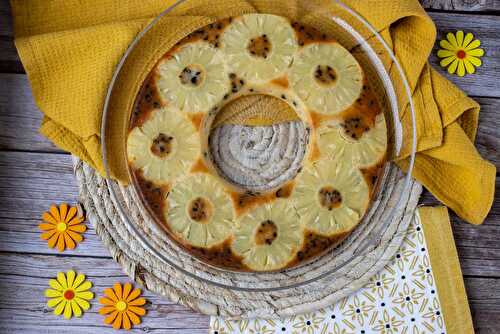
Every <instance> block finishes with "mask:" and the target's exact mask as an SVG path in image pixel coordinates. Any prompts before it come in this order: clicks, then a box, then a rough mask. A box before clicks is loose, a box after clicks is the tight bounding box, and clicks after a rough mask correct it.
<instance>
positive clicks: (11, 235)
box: [0, 152, 500, 277]
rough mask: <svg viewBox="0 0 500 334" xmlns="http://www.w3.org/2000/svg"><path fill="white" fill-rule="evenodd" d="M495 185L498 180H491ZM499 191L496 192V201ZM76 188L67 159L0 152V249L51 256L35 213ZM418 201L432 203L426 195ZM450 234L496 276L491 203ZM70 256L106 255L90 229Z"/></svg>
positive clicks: (499, 223)
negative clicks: (479, 220)
mask: <svg viewBox="0 0 500 334" xmlns="http://www.w3.org/2000/svg"><path fill="white" fill-rule="evenodd" d="M497 181H498V183H499V185H500V178H499V179H498V180H497ZM499 198H500V195H499V194H497V202H499V201H498V199H499ZM76 199H77V186H76V181H75V180H74V177H73V174H72V167H71V161H70V157H69V156H67V155H60V154H39V153H21V152H0V200H1V201H2V202H3V206H2V210H1V211H0V231H1V233H0V251H14V252H20V253H40V254H57V251H55V250H49V249H48V248H47V247H46V245H45V244H44V242H43V241H42V240H40V239H39V232H38V229H37V225H38V221H39V219H40V214H41V212H43V211H44V210H46V209H47V208H48V207H49V205H50V204H51V203H53V202H55V203H60V202H63V201H66V202H69V203H74V202H75V201H76ZM423 203H426V204H431V205H435V204H438V203H437V201H436V200H435V199H433V198H432V195H430V194H428V193H427V195H426V196H424V199H423ZM452 219H453V221H454V231H455V238H456V242H457V245H458V251H459V254H460V257H461V261H462V266H463V270H464V274H466V275H476V276H487V277H500V245H499V244H498V242H497V240H498V236H499V235H500V206H499V205H495V206H494V207H493V210H492V211H491V213H490V216H489V217H488V219H487V220H486V223H485V224H483V225H481V226H472V225H470V224H467V223H465V222H463V221H460V219H459V218H457V217H456V216H455V215H452ZM89 225H90V224H89ZM85 237H86V240H85V241H84V242H83V243H82V244H81V245H80V246H79V248H78V249H76V250H75V251H71V252H68V253H64V254H74V255H75V256H108V252H107V251H106V250H105V249H104V247H103V246H102V245H101V244H100V242H99V239H98V237H97V236H95V234H94V231H93V230H92V229H90V230H89V231H88V232H87V233H86V234H85Z"/></svg>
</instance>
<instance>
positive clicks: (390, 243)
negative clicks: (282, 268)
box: [75, 159, 422, 318]
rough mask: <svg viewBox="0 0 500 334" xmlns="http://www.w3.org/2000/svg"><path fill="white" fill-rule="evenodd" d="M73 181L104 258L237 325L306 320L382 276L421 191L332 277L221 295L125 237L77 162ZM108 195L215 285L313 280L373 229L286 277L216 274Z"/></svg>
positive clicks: (102, 185)
mask: <svg viewBox="0 0 500 334" xmlns="http://www.w3.org/2000/svg"><path fill="white" fill-rule="evenodd" d="M75 174H76V177H77V179H78V182H79V187H80V200H81V202H82V203H83V205H84V206H85V209H86V212H87V218H88V220H89V221H90V222H91V223H92V224H93V226H94V228H95V230H96V233H97V234H98V235H99V236H100V238H101V239H102V240H103V242H104V244H105V245H106V247H107V248H108V249H109V250H110V252H111V255H112V256H113V258H114V259H115V260H116V261H117V262H118V263H119V264H120V265H121V266H122V267H123V269H124V271H125V273H126V274H127V275H128V276H130V277H131V279H133V280H134V281H135V282H137V283H139V284H141V285H143V286H144V287H145V288H147V289H149V290H151V291H154V292H155V293H158V294H160V295H162V296H165V297H167V298H168V299H170V300H172V301H174V302H178V303H180V304H183V305H185V306H188V307H190V308H192V309H194V310H196V311H199V312H201V313H205V314H209V315H223V316H227V317H238V318H249V317H262V318H272V317H279V316H290V315H294V314H299V313H305V312H310V311H313V310H315V309H318V308H322V307H326V306H329V305H331V304H332V303H334V302H335V301H337V300H339V299H341V298H343V297H345V296H347V295H349V294H351V293H352V292H354V291H356V290H357V289H359V288H360V287H362V286H363V285H365V284H366V283H367V282H368V280H369V279H370V277H372V276H373V275H374V274H375V273H377V272H378V271H379V270H380V269H382V267H383V266H384V265H385V264H387V262H388V261H389V260H390V259H391V258H392V256H393V255H394V254H395V253H396V252H397V250H398V249H399V247H400V245H401V242H402V239H403V237H404V235H405V234H406V230H407V228H408V225H409V223H410V220H411V217H412V216H413V212H414V210H415V208H416V206H417V203H418V198H419V196H420V193H421V190H422V187H421V185H420V184H418V183H417V182H412V185H411V187H410V188H411V190H410V193H409V194H408V198H407V201H406V205H405V206H403V210H402V211H401V213H400V214H399V215H398V214H396V215H395V217H396V219H393V220H392V221H391V222H390V224H389V225H387V228H386V230H385V232H384V234H383V237H382V238H381V240H380V241H379V242H378V243H377V244H376V245H374V246H371V248H370V249H369V252H368V253H367V254H366V255H364V256H358V257H357V258H356V257H355V258H354V260H353V261H352V262H350V263H348V264H347V265H346V266H345V267H342V268H341V269H340V270H338V271H337V272H335V273H334V274H332V275H330V276H328V277H327V278H325V279H322V280H319V281H318V282H316V283H314V284H308V285H306V286H302V287H297V288H290V289H287V290H281V291H276V292H246V291H235V290H229V289H224V288H221V287H217V286H214V285H211V284H208V283H205V282H202V281H199V280H197V279H193V278H191V277H189V276H186V275H185V274H183V273H181V272H179V271H176V270H174V268H173V267H171V266H169V265H167V264H165V263H164V262H162V261H161V260H159V259H158V258H157V257H156V256H155V255H154V254H152V253H151V252H150V251H149V250H148V249H146V248H145V247H143V245H142V244H141V243H140V242H139V241H138V240H136V238H134V234H133V233H131V231H129V230H128V228H127V225H126V224H125V223H124V221H123V219H122V217H121V216H120V214H119V211H120V210H118V209H117V203H115V202H114V200H113V198H112V197H111V196H110V190H109V188H108V184H107V182H106V180H104V179H103V178H102V177H100V176H99V175H98V174H97V173H96V172H95V171H94V170H93V169H92V168H90V167H89V166H88V165H86V164H85V163H83V162H81V161H80V160H77V159H75ZM388 174H389V175H388V176H387V177H388V178H389V180H390V182H391V186H392V187H394V189H395V191H398V189H399V188H401V187H402V184H403V182H404V181H403V177H402V174H401V173H400V172H399V171H398V170H397V169H396V168H395V167H393V168H391V169H390V171H389V173H388ZM113 187H114V188H115V191H116V189H119V191H121V195H122V196H123V200H124V203H121V205H122V207H125V209H126V210H127V215H129V216H130V217H133V219H135V220H137V221H138V224H139V225H140V226H141V228H143V230H144V233H146V234H147V235H148V237H150V238H151V243H152V244H153V245H157V247H159V249H160V251H161V252H163V253H165V254H166V255H167V256H170V257H172V258H173V259H175V260H176V262H177V263H180V264H181V265H182V266H183V268H184V269H187V270H189V271H190V272H193V273H196V274H197V275H199V276H204V277H206V278H212V279H213V278H214V277H215V276H217V278H218V279H219V278H220V280H223V281H224V282H234V281H236V280H238V281H239V282H242V281H243V282H246V281H248V286H249V287H252V286H253V285H255V284H263V283H262V282H266V280H267V281H271V280H273V281H274V280H276V279H277V278H278V279H280V280H283V281H289V280H291V279H296V280H301V279H303V278H304V277H312V276H314V273H315V272H316V271H319V269H320V268H324V267H325V266H329V265H333V264H334V263H335V262H336V261H342V258H346V257H347V258H348V257H350V256H352V255H353V254H356V251H358V250H359V249H360V247H361V246H362V245H361V244H362V243H363V241H362V240H364V239H363V238H362V237H363V236H364V235H366V234H367V233H369V231H370V229H371V228H372V227H371V226H370V225H369V224H365V225H363V224H362V225H360V227H359V228H358V229H356V230H355V232H354V233H353V234H352V235H351V236H350V237H349V238H348V239H347V240H346V242H345V243H346V246H345V247H344V249H345V250H344V249H343V250H342V253H340V254H338V253H337V254H333V255H330V256H329V255H325V256H324V257H322V258H320V259H318V260H317V261H314V262H312V263H309V264H306V265H303V266H301V267H299V268H298V269H296V270H292V271H290V272H285V273H276V274H264V275H261V276H249V275H248V274H238V273H228V274H220V272H214V270H213V269H211V268H209V267H207V266H204V265H203V264H201V263H199V262H197V261H195V260H192V259H191V258H190V257H189V256H188V255H186V254H184V253H183V252H178V251H177V250H178V249H177V248H176V247H175V246H174V245H173V244H172V243H171V242H170V241H169V240H168V239H162V237H161V236H159V235H156V234H155V231H154V229H152V228H150V226H149V225H148V223H147V221H146V219H144V218H145V217H146V216H147V215H146V214H145V213H143V212H139V211H140V210H139V206H137V205H135V203H137V202H136V199H135V196H134V192H133V191H130V189H129V188H126V187H121V186H118V185H116V184H115V185H114V186H113ZM373 207H375V208H376V209H374V210H371V211H372V212H371V213H369V214H372V217H371V219H370V220H373V219H384V214H386V213H387V211H388V208H390V207H391V203H389V202H386V201H384V198H382V199H381V200H379V202H378V203H374V205H373ZM142 219H143V220H142ZM332 256H333V257H332ZM240 275H241V276H240ZM245 275H246V276H245ZM255 277H257V278H255ZM255 279H257V281H255Z"/></svg>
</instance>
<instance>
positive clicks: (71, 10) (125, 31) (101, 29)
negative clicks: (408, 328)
mask: <svg viewBox="0 0 500 334" xmlns="http://www.w3.org/2000/svg"><path fill="white" fill-rule="evenodd" d="M174 2H175V1H173V0H167V1H165V0H141V1H138V0H87V1H85V2H83V3H82V2H81V1H79V0H11V5H12V12H13V16H14V31H15V38H16V39H15V42H16V46H17V48H18V52H19V55H20V57H21V60H22V62H23V64H24V67H25V69H26V72H27V74H28V77H29V80H30V82H31V85H32V89H33V95H34V98H35V101H36V103H37V105H38V107H39V108H40V110H41V111H42V112H43V113H44V120H43V122H42V125H41V128H40V131H41V132H42V133H43V134H44V135H45V136H47V137H48V138H49V139H51V140H52V141H53V142H54V143H55V144H56V145H58V146H59V147H61V148H63V149H65V150H67V151H69V152H71V153H73V154H75V155H77V156H78V157H80V158H81V159H83V160H84V161H86V162H88V163H89V164H90V165H92V166H94V167H95V168H96V169H97V170H98V171H100V172H101V173H103V163H102V158H101V148H100V123H101V115H102V109H103V103H104V98H105V94H106V91H107V87H108V85H109V83H110V79H111V76H112V73H113V71H114V69H115V67H116V65H117V64H118V61H119V60H120V58H121V56H122V55H123V53H124V51H125V50H126V48H127V47H128V45H129V44H130V42H131V41H132V40H133V38H134V37H135V36H136V35H137V33H138V32H139V31H141V30H142V29H143V28H144V27H145V26H146V25H147V23H148V22H150V21H151V20H152V18H153V17H154V16H156V15H157V14H158V13H160V12H161V11H162V10H163V9H165V8H166V7H168V6H169V5H171V4H173V3H174ZM303 3H308V5H310V4H316V3H317V4H320V3H322V4H332V2H329V1H322V0H310V1H307V2H305V1H298V0H281V1H280V0H276V1H264V0H247V1H245V0H231V1H228V0H218V1H206V0H192V1H188V2H186V3H184V4H183V5H181V6H180V7H179V9H178V10H176V11H175V12H174V14H172V15H171V17H168V18H167V20H166V22H165V23H164V24H163V29H170V30H171V31H172V33H171V34H170V37H171V40H174V37H176V36H177V37H182V36H183V34H186V33H188V32H189V30H190V29H193V28H194V27H197V26H200V25H203V24H206V23H208V22H211V20H213V19H214V18H217V17H221V16H224V15H237V14H242V13H247V12H254V11H262V10H264V11H268V12H273V13H275V14H281V15H286V16H289V17H294V18H297V17H300V16H301V15H302V13H304V10H303V7H302V4H303ZM345 3H346V4H347V5H349V6H351V7H352V8H354V9H355V10H356V11H358V12H359V13H360V14H361V15H362V16H364V17H365V18H366V19H367V20H368V21H369V22H370V23H371V24H372V25H373V26H374V27H375V28H376V29H377V31H379V32H380V33H381V34H382V36H383V37H384V39H385V40H386V42H387V43H388V45H389V46H390V47H391V48H392V49H393V51H394V53H395V54H396V56H397V57H398V59H399V61H400V63H401V65H402V67H403V69H404V71H405V73H406V76H407V78H408V81H409V83H410V86H411V89H412V93H413V101H414V103H415V107H416V120H417V122H416V127H417V139H418V152H419V153H418V154H417V158H416V164H415V169H414V171H413V176H414V177H415V178H416V179H417V180H418V181H419V182H421V183H422V184H424V185H425V186H426V187H427V188H428V189H429V190H430V191H431V192H432V193H433V194H434V195H435V196H436V197H437V198H438V199H440V200H441V201H442V202H443V203H444V204H446V205H447V206H449V207H450V208H452V209H453V210H454V211H455V212H456V213H457V214H458V215H460V216H461V217H463V218H464V219H466V220H467V221H469V222H471V223H474V224H479V223H482V222H483V220H484V219H485V217H486V215H487V213H488V211H489V209H490V207H491V204H492V202H493V193H494V186H495V176H496V169H495V167H494V166H493V165H491V164H490V163H488V162H487V161H485V160H483V159H482V158H481V157H480V156H479V154H478V153H477V151H476V149H475V148H474V145H473V141H474V138H475V135H476V129H477V122H478V117H479V105H478V104H477V103H476V102H474V101H473V100H471V99H469V98H468V97H467V96H466V95H465V94H464V93H463V92H462V91H460V90H459V89H458V88H457V87H455V86H454V85H453V84H451V83H450V82H448V81H447V80H446V79H445V78H443V77H442V76H441V75H439V74H438V73H437V72H436V71H435V70H434V69H433V68H431V67H430V66H429V64H428V62H427V58H428V56H429V53H430V51H431V49H432V46H433V44H434V40H435V35H436V32H435V27H434V24H433V22H432V20H431V19H430V18H429V17H428V16H427V14H426V13H425V11H424V10H423V9H422V7H421V6H420V4H419V3H418V1H417V0H404V1H392V0H370V1H367V0H346V1H345ZM178 13H182V14H183V16H182V17H180V16H175V15H178ZM158 29H159V31H161V29H162V27H159V28H158ZM154 41H156V42H158V43H160V42H161V43H160V44H161V45H159V46H158V47H157V48H156V50H155V51H154V52H152V53H151V54H155V52H157V51H158V52H159V50H161V47H165V46H166V45H168V41H163V40H162V41H160V40H159V39H156V40H154ZM150 48H152V47H150ZM383 62H384V65H385V66H386V68H387V69H388V70H389V73H390V75H391V76H392V77H396V76H397V72H396V69H395V67H394V66H392V64H391V62H390V59H383ZM153 63H154V59H153V58H151V59H146V60H144V68H143V71H141V73H140V75H139V76H137V77H131V78H132V79H130V80H129V81H133V80H136V81H135V82H132V83H125V81H124V84H123V88H124V90H126V89H125V88H127V89H132V90H126V93H127V94H128V96H129V97H128V99H126V101H125V102H123V103H122V102H120V103H122V104H120V103H118V104H117V106H116V107H118V106H120V107H123V106H130V105H131V97H133V95H134V94H133V93H131V92H133V91H134V90H136V89H138V86H139V84H140V82H139V81H140V80H142V79H141V75H144V73H147V70H148V69H150V68H151V66H152V64H153ZM396 88H397V89H398V87H396ZM400 88H401V87H399V89H400ZM398 95H399V96H400V97H401V99H403V100H402V101H401V102H402V103H405V102H407V101H404V98H403V96H404V94H398ZM400 116H401V118H402V120H403V124H404V125H405V131H404V133H405V136H409V133H410V131H409V129H410V125H411V121H410V113H409V112H408V111H407V110H405V111H403V113H402V114H401V115H400ZM117 127H118V125H117ZM409 141H410V140H409V137H408V138H406V140H405V142H409ZM408 153H409V146H405V147H404V148H403V154H402V155H401V158H400V159H399V161H398V164H399V165H400V166H401V168H403V169H406V168H407V167H408V161H407V160H405V158H406V157H407V156H408ZM112 171H113V173H114V176H115V177H116V178H117V179H119V180H121V181H123V182H126V181H127V180H128V177H127V175H126V172H125V171H124V170H123V168H121V169H120V168H118V167H117V168H116V169H115V170H112Z"/></svg>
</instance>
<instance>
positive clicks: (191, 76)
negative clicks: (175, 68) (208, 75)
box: [179, 64, 205, 87]
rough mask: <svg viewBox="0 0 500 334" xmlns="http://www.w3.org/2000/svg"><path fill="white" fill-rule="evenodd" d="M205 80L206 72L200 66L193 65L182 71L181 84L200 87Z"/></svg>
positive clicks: (180, 75)
mask: <svg viewBox="0 0 500 334" xmlns="http://www.w3.org/2000/svg"><path fill="white" fill-rule="evenodd" d="M204 79H205V71H204V70H203V68H202V67H201V66H200V65H196V64H191V65H188V66H186V67H184V69H183V70H182V72H181V73H180V74H179V80H180V81H181V84H183V85H185V86H191V87H198V86H199V85H201V84H202V82H203V80H204Z"/></svg>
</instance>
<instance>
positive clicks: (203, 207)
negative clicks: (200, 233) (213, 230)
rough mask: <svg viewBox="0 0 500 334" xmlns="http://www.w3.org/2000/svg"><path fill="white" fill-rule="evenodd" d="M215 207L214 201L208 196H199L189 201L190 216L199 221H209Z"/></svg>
mask: <svg viewBox="0 0 500 334" xmlns="http://www.w3.org/2000/svg"><path fill="white" fill-rule="evenodd" d="M212 212H213V207H212V203H210V201H208V200H207V199H206V198H203V197H197V198H195V199H193V200H192V201H191V203H189V207H188V214H189V217H190V218H191V219H192V220H194V221H195V222H198V223H208V221H209V220H210V217H211V216H212Z"/></svg>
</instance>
